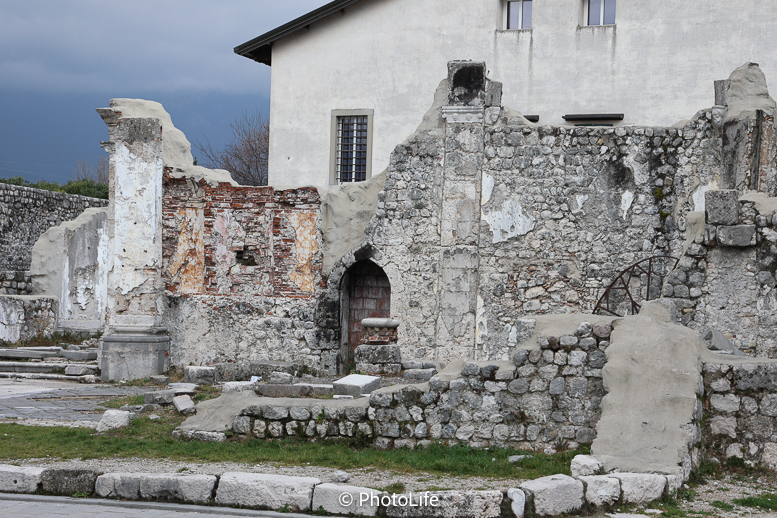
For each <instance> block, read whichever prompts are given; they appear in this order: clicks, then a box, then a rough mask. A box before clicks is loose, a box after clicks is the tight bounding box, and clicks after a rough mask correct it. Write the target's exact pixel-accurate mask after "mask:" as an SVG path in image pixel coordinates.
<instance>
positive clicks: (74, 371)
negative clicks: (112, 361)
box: [65, 365, 95, 376]
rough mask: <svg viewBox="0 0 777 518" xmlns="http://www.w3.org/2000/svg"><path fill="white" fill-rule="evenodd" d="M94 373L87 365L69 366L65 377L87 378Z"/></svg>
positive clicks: (66, 368)
mask: <svg viewBox="0 0 777 518" xmlns="http://www.w3.org/2000/svg"><path fill="white" fill-rule="evenodd" d="M94 371H95V369H93V368H90V367H88V366H86V365H68V366H67V367H65V376H87V375H91V374H94Z"/></svg>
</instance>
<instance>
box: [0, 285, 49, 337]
mask: <svg viewBox="0 0 777 518" xmlns="http://www.w3.org/2000/svg"><path fill="white" fill-rule="evenodd" d="M57 308H58V301H57V299H55V298H51V297H34V296H30V295H5V296H0V340H5V341H8V342H18V341H19V340H28V339H30V338H33V337H35V336H38V335H50V334H51V333H53V332H54V331H55V330H56V328H57V311H58V310H57Z"/></svg>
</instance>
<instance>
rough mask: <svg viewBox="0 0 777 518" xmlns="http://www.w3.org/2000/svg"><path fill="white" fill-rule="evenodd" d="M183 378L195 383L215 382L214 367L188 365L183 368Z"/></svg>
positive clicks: (211, 383) (206, 383)
mask: <svg viewBox="0 0 777 518" xmlns="http://www.w3.org/2000/svg"><path fill="white" fill-rule="evenodd" d="M183 380H184V381H185V382H186V383H194V384H195V385H213V384H214V383H215V382H216V368H215V367H197V366H194V365H189V366H188V367H184V369H183Z"/></svg>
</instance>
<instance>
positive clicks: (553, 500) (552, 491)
mask: <svg viewBox="0 0 777 518" xmlns="http://www.w3.org/2000/svg"><path fill="white" fill-rule="evenodd" d="M521 489H523V490H524V491H526V492H528V493H530V494H531V495H532V501H533V504H534V512H535V513H536V514H537V515H538V516H556V515H559V514H563V513H574V512H577V511H579V510H580V509H582V507H583V483H582V482H580V481H579V480H575V479H574V478H572V477H568V476H566V475H551V476H549V477H542V478H538V479H535V480H530V481H528V482H524V483H523V484H521Z"/></svg>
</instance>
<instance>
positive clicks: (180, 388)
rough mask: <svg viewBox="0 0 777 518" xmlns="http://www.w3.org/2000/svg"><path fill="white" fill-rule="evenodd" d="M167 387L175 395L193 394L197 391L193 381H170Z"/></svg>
mask: <svg viewBox="0 0 777 518" xmlns="http://www.w3.org/2000/svg"><path fill="white" fill-rule="evenodd" d="M167 388H168V390H172V391H173V393H174V394H175V395H176V396H183V395H184V394H189V395H190V396H193V395H194V394H196V393H197V385H195V384H194V383H170V384H169V385H168V386H167Z"/></svg>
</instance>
